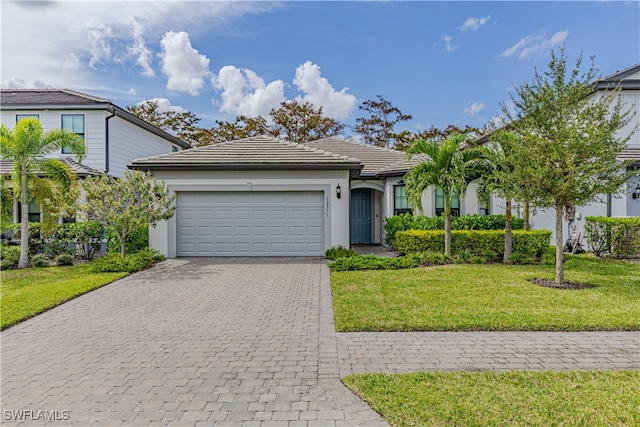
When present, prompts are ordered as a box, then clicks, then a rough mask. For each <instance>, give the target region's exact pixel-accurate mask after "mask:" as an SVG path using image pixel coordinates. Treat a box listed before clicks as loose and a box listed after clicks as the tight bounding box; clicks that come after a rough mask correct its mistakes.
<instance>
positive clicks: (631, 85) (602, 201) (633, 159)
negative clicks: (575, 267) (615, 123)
mask: <svg viewBox="0 0 640 427" xmlns="http://www.w3.org/2000/svg"><path fill="white" fill-rule="evenodd" d="M616 87H620V90H621V96H622V100H623V102H624V103H625V104H626V106H625V107H626V108H630V109H632V110H633V111H635V116H634V117H633V119H632V120H631V122H630V123H629V124H628V125H627V126H625V127H624V128H623V129H621V130H620V131H619V134H620V136H628V135H629V134H631V132H632V131H633V129H634V128H635V127H636V126H639V125H640V64H636V65H634V66H632V67H629V68H627V69H625V70H622V71H618V72H616V73H614V74H612V75H610V76H607V77H604V78H602V79H600V80H598V81H596V82H595V90H596V92H595V94H594V96H600V94H601V93H602V91H604V90H607V89H614V88H616ZM618 158H619V160H620V161H621V162H630V164H629V166H628V167H627V171H628V172H631V173H632V176H631V177H630V178H629V179H628V180H627V185H626V190H625V193H624V194H623V195H622V196H619V195H611V194H602V195H601V196H600V197H599V200H597V201H596V202H594V203H591V204H589V205H586V206H577V207H576V212H575V213H576V215H575V219H574V221H573V225H574V226H575V227H576V231H577V232H580V233H581V232H582V231H583V225H584V221H583V220H584V218H585V217H587V216H613V217H640V132H636V133H635V134H633V135H632V136H631V139H630V140H629V142H628V143H627V147H626V148H625V149H624V150H623V151H622V152H621V153H620V154H619V156H618ZM491 211H492V213H497V214H499V213H504V200H502V199H499V198H493V199H492V202H491ZM516 214H517V215H521V214H522V212H521V211H518V210H516ZM531 225H532V226H533V227H534V228H538V229H547V230H552V231H554V233H555V209H553V208H550V209H545V210H544V211H543V210H537V211H536V212H534V213H533V214H532V216H531ZM566 225H569V224H568V222H567V223H565V227H563V233H564V236H563V241H566V240H567V239H568V238H569V236H570V232H571V230H570V229H569V227H568V226H566ZM551 241H552V242H554V241H555V234H554V235H553V236H552V237H551Z"/></svg>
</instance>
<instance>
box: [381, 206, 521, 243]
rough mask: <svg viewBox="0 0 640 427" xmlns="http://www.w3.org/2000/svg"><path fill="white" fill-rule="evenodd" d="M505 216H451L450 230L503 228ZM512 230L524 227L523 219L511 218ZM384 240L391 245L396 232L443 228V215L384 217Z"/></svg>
mask: <svg viewBox="0 0 640 427" xmlns="http://www.w3.org/2000/svg"><path fill="white" fill-rule="evenodd" d="M505 222H506V217H505V216H504V215H462V216H459V217H455V216H454V217H452V218H451V229H452V230H504V226H505ZM511 224H512V228H513V229H514V230H522V229H523V228H524V220H523V219H521V218H513V219H512V220H511ZM384 230H385V233H386V235H385V242H386V243H387V244H388V245H393V244H394V240H395V236H396V233H397V232H398V231H407V230H444V216H435V217H427V216H422V215H420V216H414V215H411V214H409V213H405V214H401V215H395V216H392V217H389V218H385V221H384Z"/></svg>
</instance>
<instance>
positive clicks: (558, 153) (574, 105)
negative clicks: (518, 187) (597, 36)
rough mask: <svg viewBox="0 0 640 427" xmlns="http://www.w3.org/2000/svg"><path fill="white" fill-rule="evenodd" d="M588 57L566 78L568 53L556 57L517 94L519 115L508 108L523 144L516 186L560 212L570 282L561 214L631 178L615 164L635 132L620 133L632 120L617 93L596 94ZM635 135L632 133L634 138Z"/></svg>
mask: <svg viewBox="0 0 640 427" xmlns="http://www.w3.org/2000/svg"><path fill="white" fill-rule="evenodd" d="M581 65H582V56H580V57H578V59H577V60H576V64H575V68H574V69H572V70H568V68H567V57H566V56H565V53H564V49H562V50H561V51H560V54H559V55H556V54H555V52H552V53H551V60H550V61H549V64H548V69H547V70H546V71H544V72H543V73H542V74H541V73H539V72H538V71H537V70H536V71H535V75H534V78H533V79H532V81H531V82H528V83H523V84H521V85H519V86H515V87H514V91H515V94H511V100H512V102H513V106H514V107H515V108H514V110H513V111H514V112H513V113H512V110H510V109H509V108H507V106H506V105H504V104H503V105H502V111H503V113H504V114H505V115H506V117H507V118H508V120H509V122H510V124H509V126H510V128H511V130H512V131H513V132H514V133H516V134H517V135H518V137H520V138H522V139H523V142H524V143H523V144H518V145H516V150H515V151H514V155H513V162H514V163H513V166H514V169H513V178H514V179H515V180H516V181H517V182H519V183H521V184H523V191H524V193H525V194H524V196H525V197H524V199H525V200H528V201H529V202H530V203H531V204H532V205H533V206H536V207H540V208H554V209H555V212H556V222H555V234H556V237H555V245H556V278H555V281H556V283H557V284H562V283H563V282H564V267H563V262H564V251H563V247H564V246H563V242H562V229H563V224H562V212H563V209H564V208H565V207H567V206H580V205H584V204H586V203H589V202H593V201H595V200H596V199H597V197H598V196H599V195H600V194H603V193H617V192H619V191H620V189H621V186H622V185H623V184H624V182H625V180H626V178H627V175H626V173H625V172H624V164H621V163H620V162H619V161H618V160H617V159H616V156H617V155H618V153H619V152H620V151H621V150H622V149H623V148H624V147H625V145H626V143H627V141H628V140H629V138H631V135H632V133H633V132H631V133H630V134H628V135H627V136H618V134H617V132H618V130H620V129H621V128H622V127H624V126H625V125H626V124H628V123H629V121H630V120H631V118H632V111H631V110H629V109H628V110H625V107H624V104H623V102H622V97H621V96H620V94H619V92H618V91H617V90H612V91H603V92H601V93H598V94H597V95H596V94H594V85H593V83H594V81H595V78H596V74H597V71H596V69H595V68H594V65H593V58H591V66H590V67H589V69H588V70H587V71H586V72H583V71H581ZM635 131H637V127H636V129H634V132H635Z"/></svg>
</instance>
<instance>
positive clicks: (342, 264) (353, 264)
mask: <svg viewBox="0 0 640 427" xmlns="http://www.w3.org/2000/svg"><path fill="white" fill-rule="evenodd" d="M417 266H418V264H417V262H416V261H415V260H414V259H413V258H412V257H397V258H384V257H378V256H375V255H356V256H352V257H349V258H338V259H337V260H335V261H334V262H332V263H329V264H328V267H329V268H331V269H333V270H334V271H352V270H399V269H403V268H414V267H417Z"/></svg>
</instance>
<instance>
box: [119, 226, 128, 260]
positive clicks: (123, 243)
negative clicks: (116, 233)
mask: <svg viewBox="0 0 640 427" xmlns="http://www.w3.org/2000/svg"><path fill="white" fill-rule="evenodd" d="M126 241H127V235H126V234H125V229H124V226H123V227H122V228H121V233H120V256H121V257H122V258H124V257H125V255H126V254H127V245H126Z"/></svg>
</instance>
